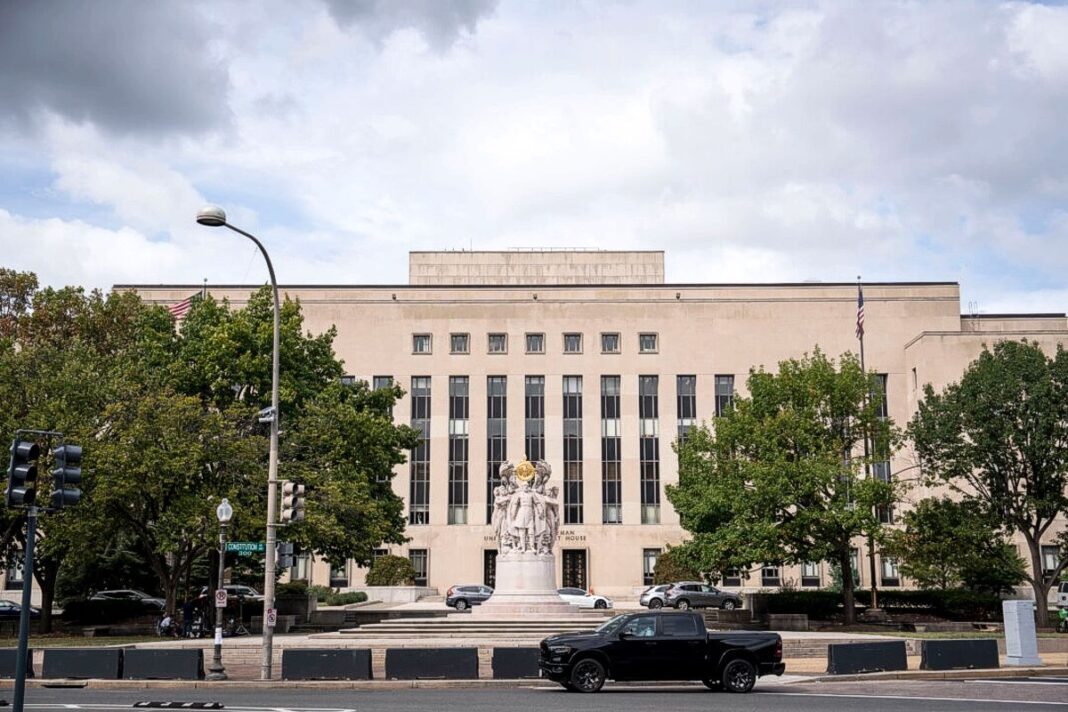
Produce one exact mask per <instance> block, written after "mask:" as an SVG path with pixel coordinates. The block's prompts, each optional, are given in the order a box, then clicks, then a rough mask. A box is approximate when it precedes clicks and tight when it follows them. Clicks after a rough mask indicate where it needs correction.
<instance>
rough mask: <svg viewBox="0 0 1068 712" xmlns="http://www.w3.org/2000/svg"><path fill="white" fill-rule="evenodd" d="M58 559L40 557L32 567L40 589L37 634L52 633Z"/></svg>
mask: <svg viewBox="0 0 1068 712" xmlns="http://www.w3.org/2000/svg"><path fill="white" fill-rule="evenodd" d="M59 564H60V561H59V559H56V558H54V557H51V556H42V557H41V558H39V559H38V560H37V561H36V562H35V565H34V567H33V569H34V570H33V577H34V578H35V579H37V585H38V586H40V587H41V622H40V623H39V625H38V632H39V633H51V632H52V604H53V603H54V602H55V600H56V579H57V578H58V573H59Z"/></svg>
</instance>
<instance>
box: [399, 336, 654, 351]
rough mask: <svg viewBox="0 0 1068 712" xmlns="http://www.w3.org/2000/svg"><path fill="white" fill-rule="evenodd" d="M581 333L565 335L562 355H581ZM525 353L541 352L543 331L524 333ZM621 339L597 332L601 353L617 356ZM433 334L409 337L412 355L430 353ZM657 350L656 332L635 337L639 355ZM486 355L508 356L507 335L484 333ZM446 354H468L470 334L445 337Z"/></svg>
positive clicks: (543, 346)
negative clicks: (506, 354) (447, 343)
mask: <svg viewBox="0 0 1068 712" xmlns="http://www.w3.org/2000/svg"><path fill="white" fill-rule="evenodd" d="M582 336H583V335H582V333H581V332H565V333H564V334H563V335H562V337H563V352H564V353H565V354H580V353H582ZM524 342H525V346H526V352H527V353H528V354H543V353H545V334H544V332H538V333H527V334H524ZM620 343H621V339H620V333H619V332H618V331H605V332H601V341H600V346H601V353H605V354H618V353H621V352H622V350H621V346H620ZM432 347H433V334H426V333H422V334H412V353H413V354H422V355H428V354H432V353H433V352H434V351H433V348H432ZM658 350H659V335H658V334H656V333H648V332H646V333H641V334H638V352H639V353H643V354H655V353H657V351H658ZM486 352H487V353H491V354H503V353H508V334H502V333H490V334H486ZM449 353H450V354H454V355H455V354H469V353H471V335H470V334H467V333H460V334H449Z"/></svg>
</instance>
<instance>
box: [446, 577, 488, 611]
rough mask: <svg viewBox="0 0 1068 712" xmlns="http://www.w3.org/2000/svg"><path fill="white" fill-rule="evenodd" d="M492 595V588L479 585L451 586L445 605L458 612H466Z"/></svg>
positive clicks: (447, 592)
mask: <svg viewBox="0 0 1068 712" xmlns="http://www.w3.org/2000/svg"><path fill="white" fill-rule="evenodd" d="M492 595H493V589H492V588H490V587H489V586H482V585H481V584H477V583H470V584H463V585H460V586H449V590H448V591H446V593H445V605H446V606H449V607H450V608H455V609H456V610H458V611H466V610H467V609H468V608H470V607H471V606H477V605H478V604H480V603H482V602H483V601H485V600H486V599H488V598H489V597H490V596H492Z"/></svg>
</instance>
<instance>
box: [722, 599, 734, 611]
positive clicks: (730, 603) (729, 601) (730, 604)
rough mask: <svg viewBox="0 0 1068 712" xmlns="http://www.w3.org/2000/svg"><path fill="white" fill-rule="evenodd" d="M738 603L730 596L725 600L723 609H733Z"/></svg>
mask: <svg viewBox="0 0 1068 712" xmlns="http://www.w3.org/2000/svg"><path fill="white" fill-rule="evenodd" d="M736 605H737V604H736V603H735V602H734V600H733V599H730V598H728V599H727V600H726V601H724V602H723V610H725V611H733V610H734V608H735V606H736Z"/></svg>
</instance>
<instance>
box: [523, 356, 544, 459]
mask: <svg viewBox="0 0 1068 712" xmlns="http://www.w3.org/2000/svg"><path fill="white" fill-rule="evenodd" d="M523 388H524V390H523V406H524V416H525V419H526V421H525V425H524V428H525V430H524V433H525V438H524V441H525V445H526V449H527V452H526V456H527V459H528V460H544V459H545V376H527V377H526V380H525V382H524V385H523Z"/></svg>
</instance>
